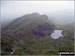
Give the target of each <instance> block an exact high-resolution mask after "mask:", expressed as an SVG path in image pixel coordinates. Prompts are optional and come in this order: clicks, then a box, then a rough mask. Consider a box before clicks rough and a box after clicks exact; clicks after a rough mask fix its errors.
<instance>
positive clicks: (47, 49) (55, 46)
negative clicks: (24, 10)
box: [1, 13, 74, 55]
mask: <svg viewBox="0 0 75 56" xmlns="http://www.w3.org/2000/svg"><path fill="white" fill-rule="evenodd" d="M64 27H65V26H63V28H61V29H62V30H63V31H64V33H65V34H64V37H62V38H59V39H56V40H55V39H52V38H51V37H50V35H51V33H52V32H53V31H54V30H55V29H60V26H58V25H55V24H53V22H51V21H50V20H49V19H48V17H47V16H46V15H40V14H38V13H32V14H27V15H24V16H22V17H20V18H17V19H15V20H14V21H12V22H11V23H9V24H8V25H7V26H5V27H4V28H1V51H2V53H1V54H2V55H6V54H9V55H10V54H13V55H23V54H24V55H37V54H41V55H45V54H58V53H59V51H73V43H74V39H73V35H69V34H72V33H73V31H69V30H67V31H66V30H65V28H64ZM66 28H67V27H66ZM72 28H73V27H72ZM72 28H71V29H72ZM72 30H73V29H72ZM66 41H67V42H66ZM65 42H66V43H65ZM63 48H64V49H63Z"/></svg>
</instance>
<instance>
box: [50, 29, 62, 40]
mask: <svg viewBox="0 0 75 56" xmlns="http://www.w3.org/2000/svg"><path fill="white" fill-rule="evenodd" d="M62 32H63V30H54V32H53V33H52V34H51V38H53V39H58V38H60V37H63V34H62Z"/></svg>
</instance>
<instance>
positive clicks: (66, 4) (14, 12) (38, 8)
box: [1, 1, 74, 21]
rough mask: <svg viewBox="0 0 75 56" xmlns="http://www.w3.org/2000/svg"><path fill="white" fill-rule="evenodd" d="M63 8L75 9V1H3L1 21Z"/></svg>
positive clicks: (52, 11)
mask: <svg viewBox="0 0 75 56" xmlns="http://www.w3.org/2000/svg"><path fill="white" fill-rule="evenodd" d="M62 10H74V1H1V21H7V20H12V19H15V18H17V17H20V16H22V15H25V14H30V13H34V12H38V13H39V14H47V13H54V12H57V11H62Z"/></svg>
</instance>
